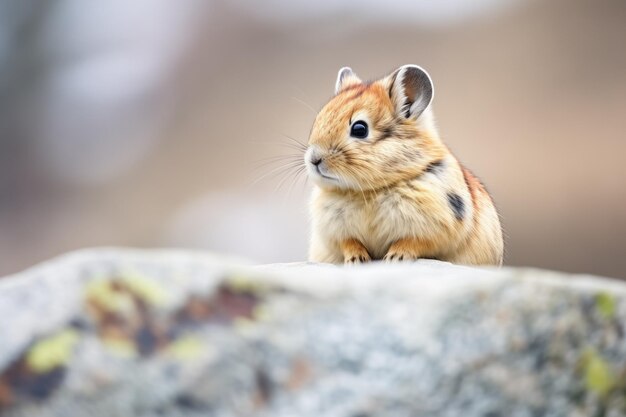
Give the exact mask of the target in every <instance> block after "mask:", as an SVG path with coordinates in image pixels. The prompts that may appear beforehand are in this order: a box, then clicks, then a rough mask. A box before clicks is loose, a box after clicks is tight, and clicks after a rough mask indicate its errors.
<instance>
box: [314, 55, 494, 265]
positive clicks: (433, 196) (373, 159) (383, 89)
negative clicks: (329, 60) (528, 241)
mask: <svg viewBox="0 0 626 417" xmlns="http://www.w3.org/2000/svg"><path fill="white" fill-rule="evenodd" d="M432 99H433V83H432V81H431V78H430V76H429V75H428V73H427V72H426V71H424V70H423V69H422V68H420V67H418V66H416V65H405V66H402V67H400V68H398V69H397V70H395V71H393V72H392V73H391V74H389V75H387V76H385V77H384V78H381V79H379V80H376V81H373V82H364V81H361V79H359V77H357V75H356V74H355V73H354V72H353V71H352V70H351V69H350V68H347V67H345V68H342V69H341V70H340V71H339V74H338V76H337V82H336V84H335V96H334V97H333V98H332V99H331V100H330V101H329V102H328V103H327V104H326V105H325V106H324V107H323V108H322V110H321V111H320V112H319V114H318V115H317V117H316V118H315V122H314V124H313V128H312V130H311V134H310V137H309V142H308V147H307V150H306V152H305V155H304V159H305V161H304V162H305V164H306V167H307V171H308V174H309V177H310V178H311V179H312V180H313V183H314V191H313V196H312V200H311V215H312V234H311V245H310V253H309V259H310V260H311V261H314V262H328V263H336V264H338V263H346V264H355V263H362V262H368V261H371V260H381V259H382V260H385V261H389V262H395V261H412V260H416V259H419V258H432V259H439V260H442V261H449V262H453V263H460V264H469V265H501V264H502V258H503V251H504V244H503V237H502V229H501V226H500V220H499V217H498V212H497V211H496V208H495V206H494V204H493V201H492V199H491V197H490V196H489V194H488V193H487V191H486V190H485V187H484V186H483V185H482V184H481V182H480V181H479V180H478V179H477V178H476V177H475V176H474V175H473V174H472V173H471V172H470V171H469V170H468V169H467V168H465V167H464V166H463V165H461V163H459V161H458V160H457V159H456V158H455V157H454V156H453V155H452V153H451V152H450V150H449V149H448V148H447V146H446V145H445V144H444V143H443V142H442V140H441V138H440V137H439V134H438V132H437V128H436V127H435V123H434V118H433V113H432V109H431V102H432Z"/></svg>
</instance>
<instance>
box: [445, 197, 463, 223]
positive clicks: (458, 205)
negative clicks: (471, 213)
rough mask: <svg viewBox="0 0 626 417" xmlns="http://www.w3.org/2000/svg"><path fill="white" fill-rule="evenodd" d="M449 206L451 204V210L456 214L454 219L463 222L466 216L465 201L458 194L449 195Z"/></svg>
mask: <svg viewBox="0 0 626 417" xmlns="http://www.w3.org/2000/svg"><path fill="white" fill-rule="evenodd" d="M448 204H450V208H452V211H453V212H454V217H456V219H457V220H463V217H464V216H465V202H463V199H462V198H461V197H460V196H459V195H458V194H456V193H448Z"/></svg>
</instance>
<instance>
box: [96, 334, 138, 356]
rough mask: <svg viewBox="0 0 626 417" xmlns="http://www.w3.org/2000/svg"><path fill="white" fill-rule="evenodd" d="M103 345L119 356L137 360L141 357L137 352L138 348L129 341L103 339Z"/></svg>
mask: <svg viewBox="0 0 626 417" xmlns="http://www.w3.org/2000/svg"><path fill="white" fill-rule="evenodd" d="M103 343H104V346H106V347H107V348H108V349H109V350H110V351H111V352H113V353H114V354H116V355H117V356H121V357H124V358H135V357H137V356H138V355H139V353H138V352H137V346H135V344H134V343H133V342H132V341H130V340H128V339H120V338H106V339H103Z"/></svg>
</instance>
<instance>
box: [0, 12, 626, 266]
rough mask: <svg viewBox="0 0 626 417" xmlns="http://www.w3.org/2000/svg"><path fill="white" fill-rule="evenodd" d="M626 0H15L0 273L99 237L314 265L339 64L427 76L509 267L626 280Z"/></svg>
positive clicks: (5, 82)
mask: <svg viewBox="0 0 626 417" xmlns="http://www.w3.org/2000/svg"><path fill="white" fill-rule="evenodd" d="M625 40H626V2H624V1H623V0H602V1H585V0H550V1H547V0H544V1H539V0H474V1H471V2H468V1H464V0H438V1H409V0H397V1H391V0H390V1H386V2H374V1H360V2H357V1H356V0H343V1H336V0H317V1H315V2H293V1H289V0H266V1H263V2H251V1H245V0H229V1H225V0H216V1H200V0H178V1H170V0H134V1H132V2H128V1H123V0H109V1H106V2H96V1H84V0H57V1H49V0H3V1H2V2H1V3H0V275H3V274H8V273H13V272H17V271H19V270H21V269H23V268H25V267H28V266H30V265H32V264H34V263H36V262H40V261H42V260H45V259H47V258H50V257H52V256H54V255H58V254H61V253H63V252H66V251H69V250H72V249H77V248H83V247H90V246H102V245H124V246H138V247H183V248H197V249H208V250H215V251H220V252H224V253H232V254H236V255H239V256H242V257H246V258H249V259H251V260H253V261H256V262H289V261H298V260H304V259H305V258H306V251H307V239H308V224H307V217H308V215H307V199H308V194H309V192H310V184H305V182H304V179H303V178H300V179H297V180H296V179H295V178H294V176H293V173H292V172H293V171H289V172H282V171H281V169H282V168H281V164H284V162H285V161H284V160H280V161H278V160H272V159H269V160H268V159H267V158H271V157H273V156H278V155H286V154H290V153H291V154H293V153H294V151H293V150H292V149H291V148H289V147H288V145H286V144H289V143H290V141H291V139H289V138H288V137H291V138H294V139H296V140H299V141H301V142H305V141H306V140H307V136H308V132H309V129H310V127H311V124H312V122H313V119H314V116H315V114H316V112H317V110H318V109H320V108H321V106H322V105H323V104H324V103H325V102H326V101H327V100H328V99H329V98H330V96H331V94H332V90H333V86H334V82H335V76H336V72H337V70H338V69H339V68H340V67H342V66H344V65H349V66H351V67H352V68H353V69H354V70H355V71H356V72H357V73H358V74H359V75H360V76H361V77H362V78H376V77H378V76H382V75H384V74H386V73H387V72H389V71H391V70H393V69H394V68H396V67H397V66H399V65H402V64H407V63H414V64H419V65H421V66H423V67H424V68H426V69H427V70H428V71H429V72H430V74H431V75H432V77H433V79H434V81H435V86H436V96H435V100H434V109H435V113H436V115H437V119H438V122H439V126H440V130H441V134H442V136H443V138H444V140H445V141H446V142H447V144H448V145H449V146H450V147H451V148H452V150H453V151H454V152H455V154H456V155H457V156H459V158H460V159H461V160H462V161H464V162H465V163H466V164H467V165H468V166H469V167H470V168H471V169H472V170H473V171H474V172H475V173H476V174H477V175H478V176H479V177H481V178H482V179H483V181H484V182H485V183H486V184H487V186H488V188H489V190H490V191H491V192H492V194H493V196H494V198H495V200H496V202H497V205H498V206H499V209H500V211H501V214H502V220H503V225H504V229H505V231H506V236H507V239H506V242H507V255H506V259H505V261H506V263H507V264H509V265H526V266H536V267H545V268H551V269H558V270H564V271H572V272H587V273H594V274H601V275H608V276H614V277H620V278H626V210H625V208H626V184H625V180H626V163H624V161H623V160H624V158H625V157H626V133H625V132H626V47H625V46H624V45H625V44H624V41H625Z"/></svg>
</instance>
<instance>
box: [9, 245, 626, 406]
mask: <svg viewBox="0 0 626 417" xmlns="http://www.w3.org/2000/svg"><path fill="white" fill-rule="evenodd" d="M625 326H626V285H625V284H623V283H622V282H619V281H614V280H609V279H606V278H599V277H591V276H572V275H566V274H559V273H555V272H548V271H540V270H532V269H514V268H502V269H483V268H470V267H464V266H456V265H451V264H448V263H443V262H437V261H431V260H422V261H419V262H416V263H406V264H382V263H375V264H369V265H364V266H358V267H350V268H343V267H336V266H330V265H314V264H307V263H302V264H290V265H265V266H251V265H246V264H244V263H242V262H239V261H234V260H225V259H224V258H221V257H218V256H216V255H210V254H203V253H194V252H176V251H130V250H121V249H120V250H115V249H108V250H106V249H102V250H90V251H82V252H77V253H73V254H69V255H66V256H64V257H62V258H59V259H56V260H52V261H50V262H48V263H46V264H43V265H41V266H37V267H35V268H33V269H30V270H28V271H25V272H23V273H20V274H17V275H14V276H10V277H6V278H3V279H0V415H1V416H24V417H35V416H46V417H52V416H58V417H61V416H63V417H67V416H94V417H95V416H102V417H130V416H139V417H144V416H145V417H148V416H198V417H199V416H203V417H206V416H215V417H234V416H253V417H257V416H258V417H269V416H272V417H293V416H298V417H309V416H310V417H318V416H325V417H375V416H376V417H379V416H380V417H384V416H389V417H409V416H410V417H421V416H442V417H448V416H449V417H457V416H464V417H472V416H476V417H478V416H484V417H499V416H502V417H535V416H554V417H557V416H564V417H565V416H568V417H572V416H574V417H576V416H580V417H583V416H584V417H587V416H606V417H617V416H626V336H625V334H624V332H625Z"/></svg>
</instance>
